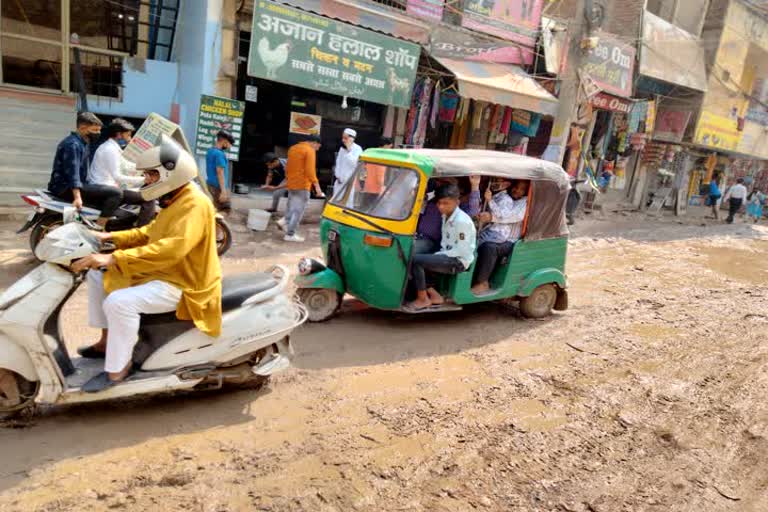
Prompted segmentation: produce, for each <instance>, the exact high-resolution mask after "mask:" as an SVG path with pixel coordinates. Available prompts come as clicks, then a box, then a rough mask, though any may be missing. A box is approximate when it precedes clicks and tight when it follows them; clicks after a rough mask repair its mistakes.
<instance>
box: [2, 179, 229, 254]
mask: <svg viewBox="0 0 768 512" xmlns="http://www.w3.org/2000/svg"><path fill="white" fill-rule="evenodd" d="M21 198H22V199H23V200H24V202H25V203H27V204H29V205H30V206H32V207H34V209H35V210H34V211H33V212H32V213H30V215H29V217H27V222H26V223H25V224H24V226H22V227H21V229H19V230H18V231H17V232H16V233H19V234H20V233H23V232H25V231H27V230H28V229H32V231H31V232H30V234H29V247H30V249H32V252H33V253H34V252H35V249H36V247H37V245H38V244H39V243H40V240H42V239H43V237H44V236H45V235H46V234H47V233H48V232H50V231H51V230H53V229H55V228H57V227H59V226H61V225H63V224H64V223H65V220H66V219H65V213H66V212H67V211H68V210H71V209H72V204H71V203H69V202H67V201H64V200H62V199H58V198H56V197H54V196H53V195H52V194H51V193H50V192H48V191H46V190H42V189H36V190H35V194H34V195H22V196H21ZM100 213H101V212H100V211H99V210H97V209H95V208H88V207H83V209H82V210H80V216H81V217H82V218H84V219H87V220H90V221H95V220H96V219H98V218H99V215H100ZM138 215H139V207H138V206H127V205H123V206H121V207H120V208H119V209H118V210H117V211H116V212H115V217H114V218H113V219H111V220H110V221H109V222H107V225H106V230H107V231H121V230H123V229H131V228H132V227H134V225H135V224H136V219H137V218H138ZM231 246H232V230H231V229H230V228H229V225H228V224H227V221H226V220H224V217H223V216H222V215H220V214H216V247H217V252H218V253H219V256H221V255H222V254H224V253H226V252H227V251H228V250H229V248H230V247H231Z"/></svg>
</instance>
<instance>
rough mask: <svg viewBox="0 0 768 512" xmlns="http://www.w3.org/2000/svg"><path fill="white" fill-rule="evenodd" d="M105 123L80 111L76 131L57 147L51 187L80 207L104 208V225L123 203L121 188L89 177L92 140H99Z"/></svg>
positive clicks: (52, 191)
mask: <svg viewBox="0 0 768 512" xmlns="http://www.w3.org/2000/svg"><path fill="white" fill-rule="evenodd" d="M102 126H103V124H102V122H101V120H100V119H99V118H98V117H96V116H95V115H94V114H92V113H90V112H81V113H80V114H78V115H77V131H75V132H72V133H71V134H70V135H69V136H68V137H66V138H65V139H64V140H62V141H61V142H60V143H59V145H58V146H57V147H56V156H54V158H53V170H52V172H51V179H50V181H49V182H48V190H49V191H50V192H51V193H52V194H53V195H55V196H57V197H60V198H62V199H64V200H65V201H72V206H74V207H75V208H76V209H77V210H80V209H82V207H83V205H86V206H90V207H91V208H97V209H99V210H101V217H99V219H98V221H97V222H98V223H99V225H101V226H102V227H103V226H105V225H106V223H107V221H108V220H109V219H110V217H112V216H113V215H114V213H115V210H117V208H118V207H119V206H120V201H121V200H122V198H123V195H122V193H121V192H120V189H118V188H115V187H108V186H104V185H97V184H94V183H91V182H90V181H89V180H88V162H89V160H90V147H89V144H92V143H94V142H96V141H97V140H99V137H100V136H101V127H102Z"/></svg>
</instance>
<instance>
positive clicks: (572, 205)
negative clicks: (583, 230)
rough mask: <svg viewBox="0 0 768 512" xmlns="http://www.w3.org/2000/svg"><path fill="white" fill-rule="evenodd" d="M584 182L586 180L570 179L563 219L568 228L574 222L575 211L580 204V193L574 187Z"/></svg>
mask: <svg viewBox="0 0 768 512" xmlns="http://www.w3.org/2000/svg"><path fill="white" fill-rule="evenodd" d="M584 182H586V180H577V179H573V178H571V190H569V191H568V198H567V199H566V201H565V218H566V219H567V221H568V225H569V226H572V225H573V224H574V223H575V222H576V220H575V219H576V210H578V209H579V204H581V192H579V190H578V188H577V187H576V186H577V185H579V184H581V183H584Z"/></svg>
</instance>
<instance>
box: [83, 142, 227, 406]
mask: <svg viewBox="0 0 768 512" xmlns="http://www.w3.org/2000/svg"><path fill="white" fill-rule="evenodd" d="M136 169H137V170H139V171H143V172H144V175H145V178H146V185H145V186H144V187H142V188H141V191H140V192H141V195H142V197H143V199H144V200H145V201H152V200H154V199H158V200H159V202H160V205H161V206H162V208H163V209H162V210H161V211H160V213H159V214H158V215H157V217H156V218H155V220H154V221H153V222H152V223H150V224H149V225H147V226H144V227H142V228H136V229H131V230H127V231H118V232H112V233H102V232H99V233H94V235H95V236H97V237H98V238H99V239H100V240H101V242H102V243H103V242H108V241H111V242H113V243H114V244H115V245H116V246H117V250H116V251H115V252H113V253H112V254H91V255H89V256H86V257H84V258H82V259H81V260H78V261H76V262H75V263H74V264H73V265H72V270H73V271H75V272H81V271H83V270H86V269H91V270H90V272H89V273H88V299H89V308H88V309H89V311H88V312H89V315H88V316H89V323H90V324H91V326H93V327H97V328H101V329H102V336H101V339H100V340H99V341H98V343H96V344H95V345H92V346H90V347H86V348H85V349H82V350H80V351H79V352H80V354H81V355H82V356H83V357H89V358H101V357H105V364H104V372H102V373H100V374H99V375H97V376H95V377H94V378H92V379H91V380H89V381H88V382H86V383H85V385H84V386H83V387H82V390H83V391H86V392H90V393H95V392H98V391H102V390H104V389H107V388H109V387H111V386H113V385H115V384H117V383H119V382H121V381H123V380H124V379H125V378H126V377H128V375H129V374H130V372H131V369H132V353H133V348H134V346H135V344H136V342H137V341H138V335H139V324H140V315H141V314H158V313H167V312H171V311H176V315H177V317H178V318H179V319H181V320H192V321H193V322H194V324H195V326H196V327H197V328H198V329H199V330H200V331H202V332H203V333H205V334H207V335H209V336H212V337H216V336H219V334H220V333H221V321H222V319H221V267H220V263H219V257H218V255H217V253H216V226H215V215H216V212H215V211H214V208H213V205H212V204H211V202H210V200H209V199H208V198H207V197H206V196H205V195H203V193H202V192H201V191H200V190H199V188H198V187H196V186H195V185H194V184H193V183H191V182H192V180H194V179H195V177H197V166H196V165H195V161H194V159H193V158H192V156H191V155H190V154H189V153H187V152H186V151H184V150H183V149H182V148H181V147H180V146H179V145H178V144H177V143H176V142H174V141H173V140H171V139H170V138H168V137H166V136H162V138H161V140H160V143H159V145H158V146H156V147H154V148H152V149H150V150H149V151H147V152H145V153H144V154H142V155H141V156H140V157H139V158H138V160H137V162H136ZM104 268H106V272H104V273H102V272H101V271H100V269H104Z"/></svg>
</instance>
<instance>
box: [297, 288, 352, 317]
mask: <svg viewBox="0 0 768 512" xmlns="http://www.w3.org/2000/svg"><path fill="white" fill-rule="evenodd" d="M296 293H297V294H298V295H299V299H301V302H302V304H304V305H305V306H306V307H307V313H308V316H307V318H308V319H309V321H310V322H324V321H326V320H328V319H330V318H331V317H333V315H335V314H336V313H337V312H338V311H339V308H340V307H341V294H340V293H339V292H337V291H336V290H330V289H328V288H299V290H298V291H297V292H296Z"/></svg>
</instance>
